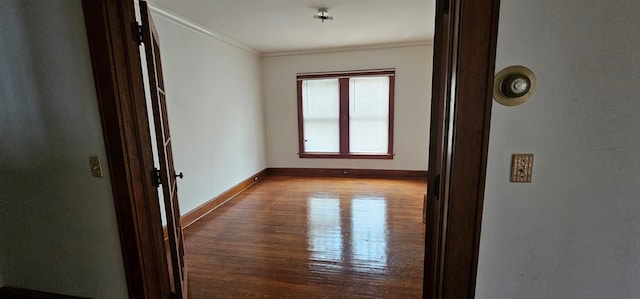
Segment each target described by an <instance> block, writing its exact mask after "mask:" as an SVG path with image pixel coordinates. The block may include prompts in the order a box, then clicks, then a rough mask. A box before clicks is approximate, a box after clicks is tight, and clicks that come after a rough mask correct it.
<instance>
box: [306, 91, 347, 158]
mask: <svg viewBox="0 0 640 299" xmlns="http://www.w3.org/2000/svg"><path fill="white" fill-rule="evenodd" d="M339 102H340V87H339V83H338V79H323V80H304V81H303V82H302V116H303V125H304V132H303V134H304V151H305V152H329V153H337V152H340V117H339V114H340V103H339Z"/></svg>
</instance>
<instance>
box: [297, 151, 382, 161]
mask: <svg viewBox="0 0 640 299" xmlns="http://www.w3.org/2000/svg"><path fill="white" fill-rule="evenodd" d="M298 156H300V158H323V159H382V160H391V159H393V156H394V155H391V154H357V153H346V154H343V153H302V154H298Z"/></svg>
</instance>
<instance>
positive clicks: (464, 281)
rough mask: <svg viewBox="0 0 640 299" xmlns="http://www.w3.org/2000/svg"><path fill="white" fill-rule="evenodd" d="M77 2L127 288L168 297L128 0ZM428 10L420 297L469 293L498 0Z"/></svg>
mask: <svg viewBox="0 0 640 299" xmlns="http://www.w3.org/2000/svg"><path fill="white" fill-rule="evenodd" d="M83 8H84V13H85V24H86V27H87V35H88V38H89V48H90V51H91V59H92V63H93V72H94V77H95V81H96V91H97V94H98V101H99V106H100V113H101V118H102V126H103V131H104V138H105V146H106V149H107V154H108V163H109V171H110V176H111V182H112V186H113V196H114V204H115V207H116V215H117V218H118V229H119V233H120V241H121V244H122V245H121V247H122V254H123V259H124V267H125V272H126V279H127V285H128V288H129V296H130V297H131V298H153V299H156V298H170V296H171V291H170V290H169V289H168V285H169V277H168V271H167V268H166V267H167V263H166V258H167V257H166V255H165V247H164V244H163V242H162V240H163V233H162V230H161V223H162V222H161V219H160V207H159V202H158V195H157V192H156V190H155V187H153V186H152V185H151V184H150V182H151V173H150V172H149V170H151V169H153V158H152V151H151V136H150V133H149V124H148V117H147V109H146V103H145V100H144V87H143V86H144V85H143V79H142V67H141V63H140V49H139V47H138V43H137V40H136V39H137V36H138V35H137V28H136V27H135V26H134V24H135V22H136V19H135V11H134V2H133V1H132V0H101V1H95V0H83ZM437 9H438V12H437V13H436V15H437V17H436V38H435V47H434V62H435V63H434V78H433V82H434V84H433V87H434V88H433V105H435V106H434V107H436V109H435V111H432V130H431V136H432V139H431V140H432V141H431V143H432V145H431V146H430V147H431V148H430V152H432V151H433V150H435V149H437V148H440V151H439V153H441V155H438V156H437V157H435V158H438V157H439V159H440V160H435V161H434V160H432V159H435V158H434V157H430V164H429V165H430V171H429V175H430V178H429V183H430V186H431V187H430V191H429V194H430V195H429V198H430V200H428V202H429V205H430V207H431V206H434V207H431V208H432V210H430V213H432V214H433V213H438V215H439V216H438V217H436V218H433V219H434V220H436V221H431V222H430V223H428V227H427V234H430V233H431V232H433V233H434V234H433V236H437V237H436V238H427V240H426V247H425V248H426V250H425V251H426V256H425V279H424V282H425V283H424V294H423V297H424V298H471V297H473V296H474V294H475V280H476V271H477V264H478V263H477V260H478V247H479V243H480V226H481V223H482V203H483V199H484V181H485V173H486V161H487V147H488V136H489V124H490V116H491V99H492V95H491V86H492V85H493V73H494V62H495V44H496V36H497V24H498V13H499V0H486V1H463V0H438V1H437ZM432 110H433V108H432ZM434 113H435V114H434ZM434 121H435V122H434ZM434 156H435V155H434ZM432 161H434V162H433V164H432ZM438 175H440V178H441V179H440V180H439V184H436V180H435V178H436V176H438ZM436 187H437V188H436ZM435 190H439V192H437V193H436V192H434V191H435ZM434 196H435V197H437V199H436V198H434ZM431 241H434V242H431ZM430 244H435V245H436V246H430Z"/></svg>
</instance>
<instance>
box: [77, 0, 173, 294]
mask: <svg viewBox="0 0 640 299" xmlns="http://www.w3.org/2000/svg"><path fill="white" fill-rule="evenodd" d="M82 5H83V10H84V16H85V24H86V28H87V36H88V39H89V49H90V53H91V61H92V65H93V75H94V79H95V84H96V91H97V97H98V102H99V107H100V114H101V119H102V128H103V132H104V139H105V146H106V150H107V158H108V159H107V160H108V165H109V173H110V176H111V184H112V188H113V197H114V204H115V210H116V216H117V220H118V229H119V233H120V243H121V248H122V256H123V260H124V268H125V273H126V279H127V285H128V291H129V297H131V298H169V297H170V296H171V291H170V289H169V287H168V286H169V275H168V268H167V257H166V254H165V247H164V242H162V221H161V218H160V206H159V201H158V195H157V192H156V189H155V188H154V187H153V186H152V185H151V172H150V170H151V169H153V156H152V152H151V137H150V133H149V123H148V117H147V109H146V102H145V97H144V84H143V79H142V67H141V62H140V51H139V47H138V45H137V44H136V42H135V41H134V39H133V36H134V32H133V30H134V26H133V24H134V23H135V21H136V20H135V13H134V2H133V1H120V0H105V1H93V0H83V1H82Z"/></svg>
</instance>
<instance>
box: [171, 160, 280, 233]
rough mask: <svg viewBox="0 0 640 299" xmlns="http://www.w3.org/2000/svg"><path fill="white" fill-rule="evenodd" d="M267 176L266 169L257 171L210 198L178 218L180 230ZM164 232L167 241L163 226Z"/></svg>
mask: <svg viewBox="0 0 640 299" xmlns="http://www.w3.org/2000/svg"><path fill="white" fill-rule="evenodd" d="M266 176H267V171H266V169H263V170H261V171H259V172H258V173H256V174H254V175H252V176H250V177H248V178H247V179H245V180H243V181H242V182H240V183H238V184H237V185H235V186H233V187H231V188H229V189H228V190H227V191H225V192H223V193H222V194H220V195H218V196H216V197H214V198H212V199H211V200H209V201H207V202H205V203H203V204H202V205H200V206H198V207H197V208H195V209H193V210H191V211H189V212H188V213H186V214H184V215H183V216H182V217H180V222H181V223H182V228H183V229H184V228H187V227H188V226H189V225H191V224H193V223H194V222H196V221H198V219H200V218H202V217H204V216H206V215H207V214H209V213H211V212H212V211H213V210H215V209H216V208H218V207H219V206H221V205H223V204H225V203H226V202H228V201H229V200H231V199H233V198H234V197H235V196H236V195H238V194H240V193H242V191H244V190H247V189H248V188H249V187H251V186H253V185H255V184H256V183H257V182H259V181H260V180H262V179H264V178H265V177H266ZM163 231H164V239H165V240H167V239H168V232H167V226H166V225H165V226H164V228H163Z"/></svg>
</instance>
